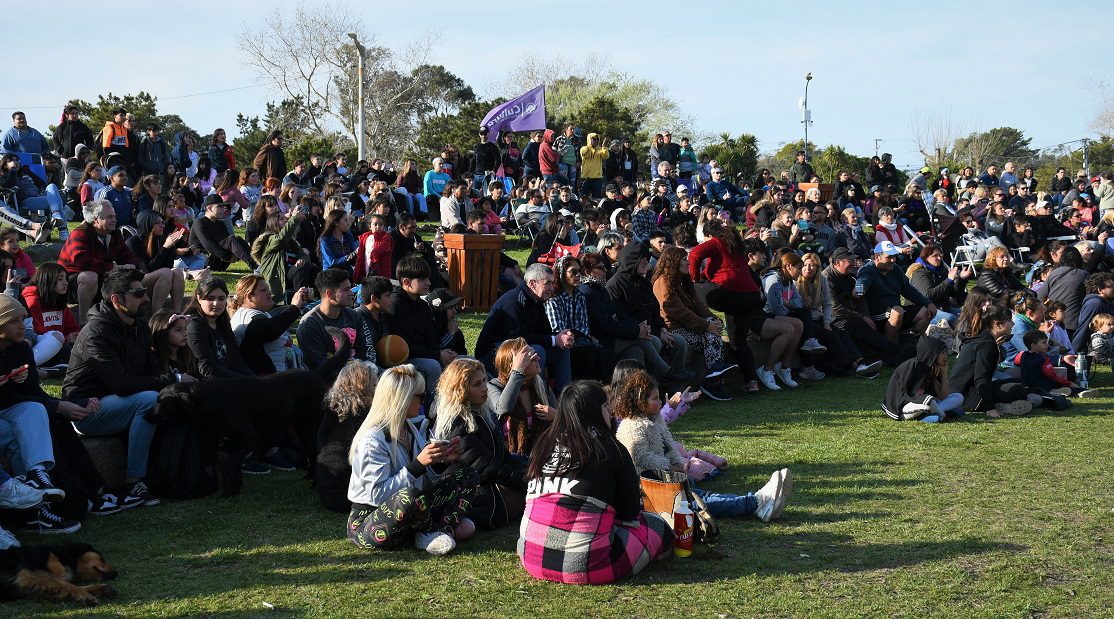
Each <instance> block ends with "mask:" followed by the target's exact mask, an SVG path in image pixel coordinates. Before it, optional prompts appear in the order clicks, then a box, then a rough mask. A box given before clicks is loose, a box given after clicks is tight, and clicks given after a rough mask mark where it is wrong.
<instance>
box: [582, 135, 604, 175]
mask: <svg viewBox="0 0 1114 619" xmlns="http://www.w3.org/2000/svg"><path fill="white" fill-rule="evenodd" d="M599 137H600V136H599V134H598V133H589V134H588V144H589V146H581V147H580V159H581V163H580V178H583V179H592V178H603V162H604V160H605V159H607V148H606V147H604V146H596V147H593V146H590V144H591V143H592V138H596V141H597V143H598V141H599Z"/></svg>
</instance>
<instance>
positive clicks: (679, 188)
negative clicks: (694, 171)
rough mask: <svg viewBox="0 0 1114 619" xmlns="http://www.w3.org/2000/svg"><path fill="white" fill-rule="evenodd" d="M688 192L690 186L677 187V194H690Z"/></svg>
mask: <svg viewBox="0 0 1114 619" xmlns="http://www.w3.org/2000/svg"><path fill="white" fill-rule="evenodd" d="M688 192H689V188H688V185H678V186H677V193H688Z"/></svg>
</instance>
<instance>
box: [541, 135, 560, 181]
mask: <svg viewBox="0 0 1114 619" xmlns="http://www.w3.org/2000/svg"><path fill="white" fill-rule="evenodd" d="M553 136H554V133H553V130H552V129H546V130H545V133H543V134H542V143H541V144H540V145H539V146H538V167H539V168H540V169H541V173H542V175H543V176H545V175H547V174H556V173H557V151H555V150H553Z"/></svg>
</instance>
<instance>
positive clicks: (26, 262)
mask: <svg viewBox="0 0 1114 619" xmlns="http://www.w3.org/2000/svg"><path fill="white" fill-rule="evenodd" d="M12 260H13V261H14V262H13V263H12V266H13V267H15V268H17V269H23V270H24V271H27V275H26V276H24V278H23V281H25V282H29V281H31V278H32V277H34V276H35V261H34V260H32V259H31V256H28V255H27V252H25V251H23V250H22V249H20V250H19V251H18V252H16V254H15V255H14V256H12Z"/></svg>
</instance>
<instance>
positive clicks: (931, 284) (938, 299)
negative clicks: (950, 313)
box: [909, 264, 967, 308]
mask: <svg viewBox="0 0 1114 619" xmlns="http://www.w3.org/2000/svg"><path fill="white" fill-rule="evenodd" d="M914 266H916V267H917V268H916V269H913V274H912V275H911V276H910V277H909V282H910V283H912V284H913V287H914V288H916V289H917V290H920V291H921V294H923V295H924V296H926V297H928V300H929V301H932V303H933V304H935V305H936V307H941V308H942V307H946V306H949V305H962V304H963V300H964V299H965V298H966V297H967V282H966V281H965V280H960V281H958V282H955V281H952V280H950V279H948V269H947V267H945V266H941V267H940V268H939V269H932V268H930V267H928V266H925V265H920V264H914Z"/></svg>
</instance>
